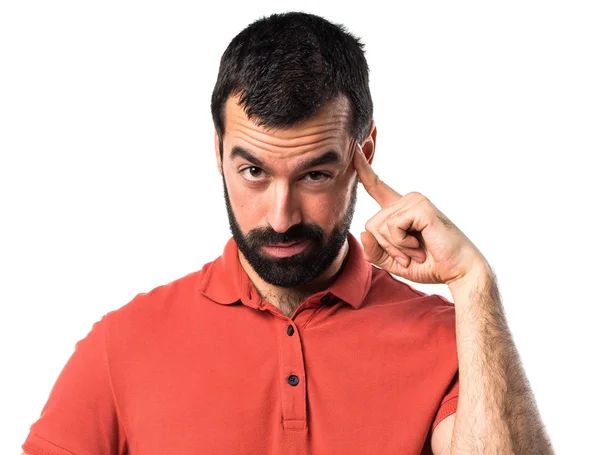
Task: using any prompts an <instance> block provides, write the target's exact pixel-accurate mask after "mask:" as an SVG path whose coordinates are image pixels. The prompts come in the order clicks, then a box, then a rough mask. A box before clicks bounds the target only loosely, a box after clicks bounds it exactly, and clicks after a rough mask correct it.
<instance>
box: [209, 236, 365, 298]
mask: <svg viewBox="0 0 600 455" xmlns="http://www.w3.org/2000/svg"><path fill="white" fill-rule="evenodd" d="M348 246H349V248H348V253H347V256H346V260H345V264H344V265H343V269H342V271H341V272H340V274H339V275H338V277H337V278H336V280H335V281H334V282H333V283H332V284H331V285H330V286H329V288H328V289H326V290H325V291H323V292H320V293H319V294H326V293H328V292H329V293H331V294H333V295H334V296H336V297H338V298H339V299H341V300H342V301H344V302H346V303H348V304H350V305H351V306H352V307H353V308H355V309H358V308H359V307H360V306H361V304H362V303H363V300H364V299H365V297H366V295H367V293H368V291H369V288H370V286H371V278H372V266H371V264H370V263H369V262H368V261H367V260H366V259H365V258H364V256H363V248H362V245H361V244H360V242H359V241H358V240H357V239H356V237H354V236H353V235H352V234H350V233H349V234H348ZM205 267H206V271H205V273H203V274H202V278H201V280H200V283H199V285H198V290H199V291H200V292H201V293H202V294H203V295H204V296H206V297H208V298H209V299H211V300H213V301H215V302H217V303H220V304H223V305H230V304H232V303H236V302H238V301H242V303H244V304H245V305H248V306H250V307H253V308H258V305H259V302H260V298H259V296H258V292H257V291H256V288H255V287H254V285H253V284H252V282H251V281H250V278H249V277H248V274H247V273H246V271H245V270H244V268H243V267H242V265H241V264H240V261H239V257H238V248H237V244H236V243H235V240H234V239H233V237H231V238H230V239H229V240H228V241H227V243H226V244H225V248H224V250H223V254H222V255H221V256H219V257H218V258H217V259H215V260H214V261H213V262H211V263H209V264H207V265H206V266H205Z"/></svg>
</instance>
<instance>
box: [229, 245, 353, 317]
mask: <svg viewBox="0 0 600 455" xmlns="http://www.w3.org/2000/svg"><path fill="white" fill-rule="evenodd" d="M348 249H349V245H348V239H346V241H345V242H344V245H343V246H342V248H341V249H340V252H339V253H338V255H337V256H336V258H335V260H334V261H333V263H332V264H331V265H330V266H329V267H328V268H327V269H326V270H325V271H324V272H323V273H322V274H321V275H319V276H318V277H317V278H315V279H314V280H313V281H311V282H310V283H308V284H305V285H303V286H294V287H290V288H283V287H280V286H275V285H272V284H270V283H267V282H266V281H264V280H263V279H262V278H261V277H260V276H259V275H258V274H257V273H256V271H255V270H254V269H253V268H252V266H251V265H250V264H249V263H248V261H247V260H246V258H245V256H244V255H243V254H242V253H241V252H240V251H239V250H238V257H239V259H240V264H241V265H242V268H243V269H244V270H245V272H246V273H247V274H248V278H249V279H250V281H251V282H252V284H253V285H254V287H255V288H256V290H257V291H258V293H259V294H260V296H261V297H262V299H263V300H265V301H267V302H269V303H271V304H272V305H274V306H276V307H277V308H279V309H280V310H281V311H283V312H284V313H285V314H286V315H287V316H290V315H291V314H292V313H293V312H294V310H295V309H296V308H297V307H298V305H300V304H301V303H302V302H304V300H306V298H307V297H310V296H311V295H312V294H315V293H317V292H320V291H323V290H325V289H327V288H328V287H329V286H330V285H331V283H333V282H334V281H335V280H336V278H337V276H338V274H339V273H340V272H341V270H342V266H343V264H344V260H345V259H346V256H347V255H348Z"/></svg>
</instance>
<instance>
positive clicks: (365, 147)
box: [362, 120, 377, 164]
mask: <svg viewBox="0 0 600 455" xmlns="http://www.w3.org/2000/svg"><path fill="white" fill-rule="evenodd" d="M376 143H377V127H376V126H375V121H374V120H371V128H370V130H369V135H368V136H367V137H366V138H365V140H364V141H363V143H362V151H363V153H364V154H365V157H366V158H367V161H368V162H369V164H373V157H374V156H375V144H376Z"/></svg>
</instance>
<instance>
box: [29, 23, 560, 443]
mask: <svg viewBox="0 0 600 455" xmlns="http://www.w3.org/2000/svg"><path fill="white" fill-rule="evenodd" d="M212 113H213V119H214V123H215V130H216V131H215V153H216V161H217V168H218V171H219V172H220V174H221V175H222V180H223V188H224V193H225V202H226V206H227V212H228V216H229V222H230V227H231V232H232V234H233V238H232V239H231V240H230V241H229V242H228V243H227V245H226V246H225V249H224V252H223V255H222V256H221V257H219V258H217V259H216V260H214V261H213V262H211V263H208V264H206V265H205V266H204V267H203V268H202V270H200V271H197V272H194V273H191V274H189V275H187V276H185V277H183V278H181V279H179V280H176V281H174V282H172V283H169V284H167V285H164V286H160V287H158V288H156V289H153V290H152V291H151V292H149V293H146V294H139V295H137V296H136V297H135V298H134V299H133V300H132V301H131V302H129V303H128V304H127V305H125V306H123V307H122V308H120V309H118V310H116V311H113V312H110V313H108V314H107V315H105V316H104V317H103V318H102V320H100V321H98V322H97V323H96V324H94V326H93V328H92V330H91V332H90V333H89V334H88V336H87V337H86V338H85V339H83V340H81V341H80V342H79V343H77V347H76V350H75V352H74V354H73V355H72V357H71V358H70V359H69V361H68V362H67V365H66V366H65V367H64V369H63V371H62V372H61V375H60V376H59V378H58V380H57V382H56V384H55V386H54V388H53V390H52V392H51V394H50V397H49V399H48V402H47V403H46V405H45V407H44V410H43V412H42V415H41V417H40V419H39V420H38V421H37V422H35V423H34V424H33V425H32V426H31V428H30V433H29V436H28V437H27V440H26V441H25V443H24V444H23V449H24V450H25V452H26V453H28V454H30V455H46V454H58V455H63V454H126V453H129V454H142V455H148V454H155V453H156V454H159V453H160V454H171V453H173V454H175V453H177V454H180V453H211V454H213V453H214V454H370V453H372V454H379V455H382V454H392V453H394V454H398V453H400V454H428V453H429V454H430V453H434V454H436V455H443V454H458V453H461V454H462V453H477V454H480V453H502V454H504V453H517V454H525V453H526V454H532V453H536V454H538V453H542V454H547V453H552V448H551V445H550V441H549V439H548V437H547V435H546V433H545V431H544V428H543V425H542V422H541V419H540V416H539V414H538V411H537V408H536V405H535V400H534V398H533V395H532V392H531V390H530V388H529V385H528V383H527V380H526V377H525V374H524V372H523V369H522V367H521V364H520V361H519V357H518V354H517V351H516V349H515V346H514V344H513V342H512V339H511V336H510V333H509V330H508V327H507V325H506V320H505V317H504V314H503V310H502V304H501V301H500V295H499V292H498V289H497V285H496V280H495V277H494V274H493V271H492V269H491V267H490V266H489V264H488V263H487V261H486V260H485V258H484V257H483V256H482V254H481V253H480V252H479V250H478V249H477V248H476V247H475V245H473V244H472V243H471V241H470V240H469V239H468V238H467V237H466V236H465V235H464V234H463V233H462V232H461V231H460V230H459V229H458V228H457V227H456V226H455V225H454V224H453V223H452V222H451V221H450V220H449V219H448V218H447V217H446V216H445V215H444V214H442V213H441V212H440V211H439V210H438V209H437V208H436V207H435V206H434V205H433V204H432V203H431V202H430V201H429V200H428V199H427V198H426V197H425V196H423V195H421V194H420V193H414V192H413V193H408V194H406V195H401V194H399V193H397V192H396V191H395V190H393V189H392V188H391V187H389V186H388V185H387V184H385V183H383V182H382V181H381V180H380V179H378V177H377V175H376V174H375V172H374V171H373V169H372V168H371V163H372V161H373V157H374V153H375V145H376V136H377V129H376V127H375V124H374V122H373V120H372V113H373V106H372V101H371V96H370V92H369V87H368V67H367V63H366V61H365V58H364V54H363V48H362V44H361V43H360V41H359V40H358V39H356V38H355V37H353V36H352V35H350V34H349V33H347V32H346V31H345V30H344V28H343V27H340V26H337V25H334V24H331V23H329V22H327V21H325V20H324V19H322V18H320V17H317V16H314V15H309V14H304V13H287V14H277V15H273V16H270V17H268V18H263V19H260V20H258V21H256V22H254V23H253V24H251V25H250V26H248V27H247V28H246V29H245V30H243V31H242V32H241V33H240V34H239V35H238V36H236V37H235V38H234V39H233V41H232V42H231V43H230V45H229V47H228V48H227V50H226V51H225V53H224V54H223V58H222V60H221V65H220V70H219V75H218V79H217V83H216V86H215V89H214V92H213V97H212ZM359 181H360V183H361V184H362V185H363V186H364V188H365V189H366V191H367V192H368V193H369V194H370V195H371V196H372V197H373V198H374V199H375V200H376V201H377V202H378V203H379V204H380V206H381V210H380V211H379V212H378V213H377V214H375V215H374V216H373V217H372V218H371V219H370V220H369V221H368V222H367V223H366V232H363V233H362V234H361V236H360V240H361V242H362V246H361V243H359V241H358V240H357V239H356V238H354V237H353V236H352V235H351V234H350V233H349V227H350V222H351V220H352V215H353V211H354V205H355V201H356V191H357V185H358V183H359ZM392 274H393V275H397V276H400V277H403V278H405V279H408V280H411V281H415V282H421V283H445V284H447V285H448V286H449V288H450V290H451V292H452V296H453V300H454V305H452V304H451V303H450V302H448V301H447V300H445V299H444V298H442V297H440V296H437V295H427V294H425V293H422V292H419V291H417V290H415V289H413V288H412V287H411V286H409V285H408V284H406V283H403V282H401V281H398V280H396V279H394V278H393V277H392ZM455 314H456V317H455ZM459 371H460V385H459V380H458V372H459ZM459 394H460V399H459Z"/></svg>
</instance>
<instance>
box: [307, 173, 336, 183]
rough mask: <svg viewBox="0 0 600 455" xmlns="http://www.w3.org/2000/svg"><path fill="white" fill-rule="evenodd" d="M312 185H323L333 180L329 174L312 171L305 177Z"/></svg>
mask: <svg viewBox="0 0 600 455" xmlns="http://www.w3.org/2000/svg"><path fill="white" fill-rule="evenodd" d="M304 177H305V178H306V180H308V181H309V182H311V183H323V182H327V181H328V180H330V179H331V176H330V175H329V174H325V173H324V172H320V171H312V172H309V173H308V174H306V175H305V176H304Z"/></svg>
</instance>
